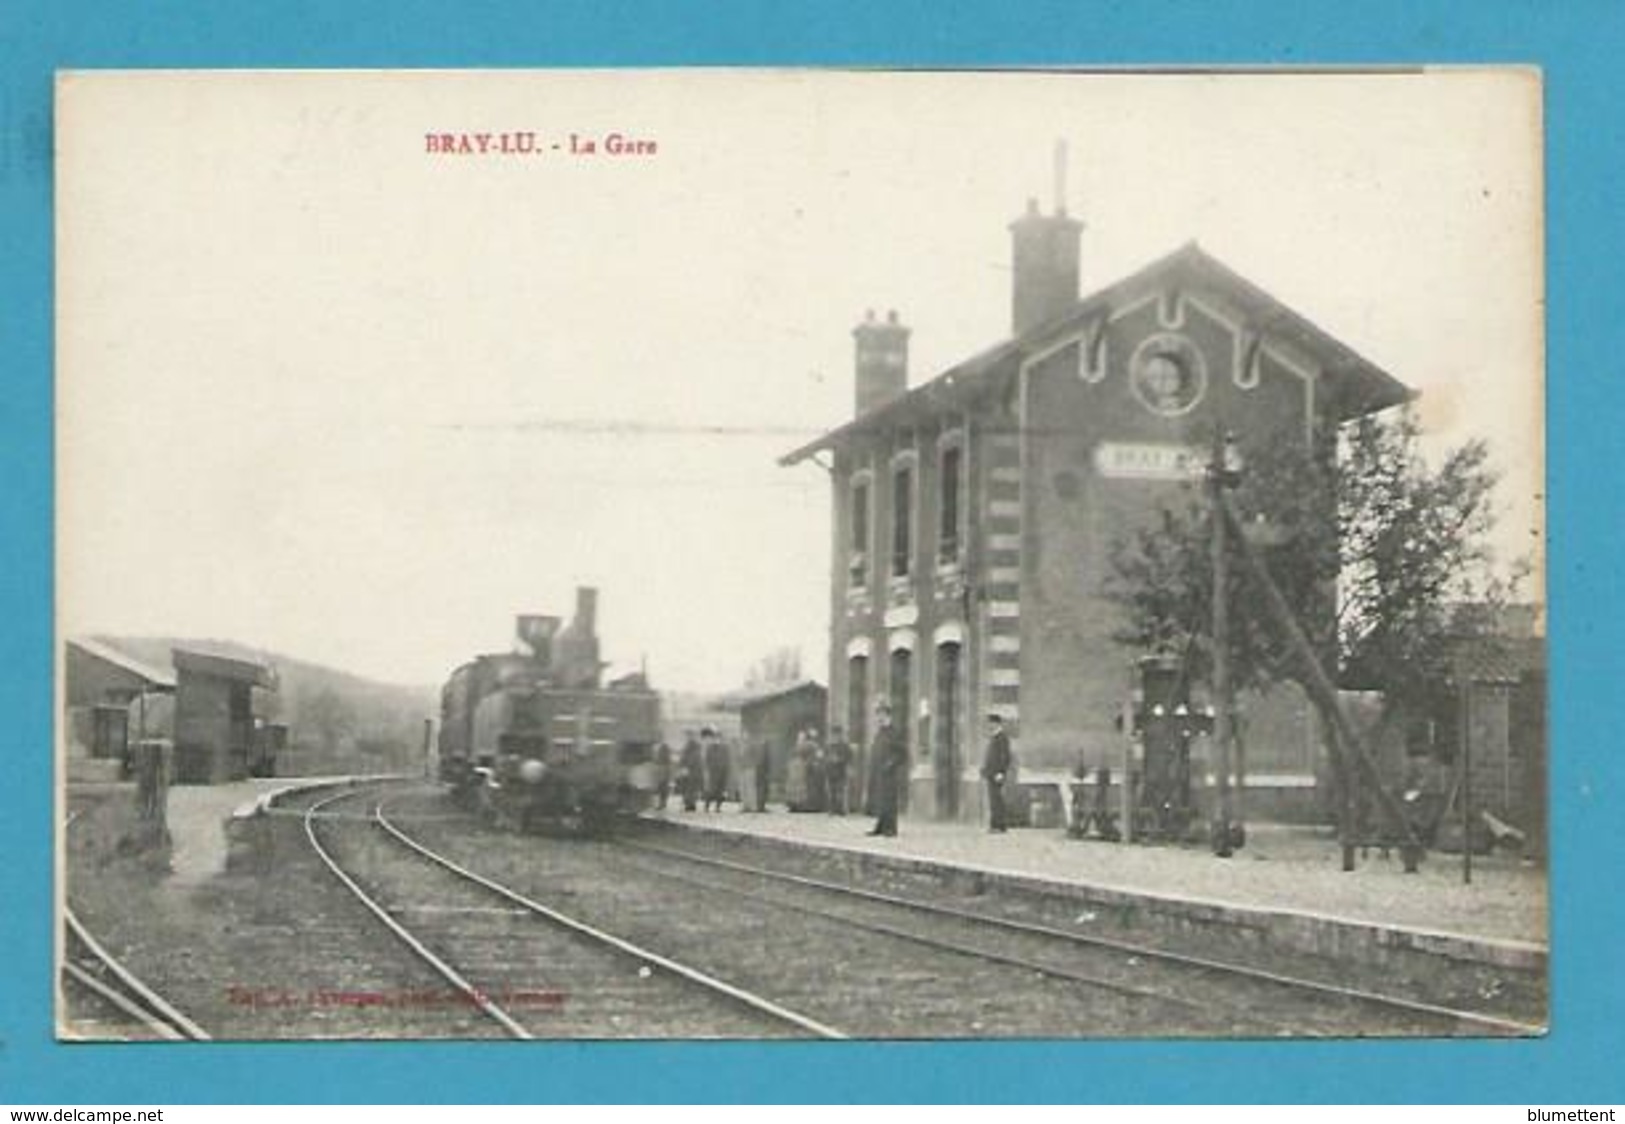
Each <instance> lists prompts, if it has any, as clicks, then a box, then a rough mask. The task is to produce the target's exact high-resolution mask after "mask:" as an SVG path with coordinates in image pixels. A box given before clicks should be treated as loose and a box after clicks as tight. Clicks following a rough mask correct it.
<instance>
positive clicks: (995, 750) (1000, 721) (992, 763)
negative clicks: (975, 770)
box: [982, 714, 1010, 831]
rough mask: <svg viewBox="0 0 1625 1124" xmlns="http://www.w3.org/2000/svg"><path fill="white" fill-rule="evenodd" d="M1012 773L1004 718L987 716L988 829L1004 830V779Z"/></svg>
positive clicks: (985, 779)
mask: <svg viewBox="0 0 1625 1124" xmlns="http://www.w3.org/2000/svg"><path fill="white" fill-rule="evenodd" d="M1009 775H1010V735H1009V734H1007V733H1005V732H1004V718H1003V717H1002V716H1000V715H997V714H990V715H988V716H987V751H986V752H985V753H983V754H982V780H983V782H984V783H985V784H986V785H987V829H988V830H989V831H1004V830H1005V823H1004V781H1005V778H1006V777H1008V776H1009Z"/></svg>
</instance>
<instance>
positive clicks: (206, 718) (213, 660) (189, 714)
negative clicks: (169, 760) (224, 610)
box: [174, 648, 277, 784]
mask: <svg viewBox="0 0 1625 1124" xmlns="http://www.w3.org/2000/svg"><path fill="white" fill-rule="evenodd" d="M174 660H175V774H174V779H175V783H176V784H215V783H219V782H221V781H234V780H241V779H243V778H244V777H246V776H248V775H249V772H250V765H251V762H252V760H253V756H254V748H255V728H256V727H255V713H254V709H255V708H254V691H255V690H264V691H274V690H275V689H276V686H277V677H276V671H275V669H274V668H272V667H271V666H270V665H269V664H265V663H261V662H259V661H257V660H249V659H241V658H238V657H234V656H225V655H217V654H213V653H209V652H200V651H194V650H190V649H185V648H176V649H174Z"/></svg>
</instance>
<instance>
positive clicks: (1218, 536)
mask: <svg viewBox="0 0 1625 1124" xmlns="http://www.w3.org/2000/svg"><path fill="white" fill-rule="evenodd" d="M1243 467H1244V466H1243V463H1242V459H1241V450H1240V449H1239V448H1237V446H1236V435H1235V434H1234V433H1225V434H1224V435H1223V436H1222V437H1219V438H1216V439H1215V440H1214V442H1213V457H1212V459H1211V460H1210V461H1209V462H1208V467H1207V487H1208V497H1209V500H1210V507H1211V508H1212V515H1213V701H1214V705H1215V707H1216V708H1217V713H1216V714H1215V715H1214V718H1213V748H1214V757H1215V758H1216V761H1217V766H1218V773H1219V793H1218V796H1219V807H1218V818H1217V819H1216V820H1215V821H1214V823H1213V853H1214V854H1216V855H1218V856H1219V857H1220V858H1229V857H1230V856H1231V855H1232V854H1234V853H1235V850H1236V848H1237V847H1238V846H1239V845H1240V840H1239V838H1238V836H1239V835H1240V833H1239V832H1238V831H1237V830H1236V825H1235V809H1234V807H1233V803H1232V796H1231V790H1230V767H1231V740H1232V730H1231V721H1232V714H1233V712H1234V710H1235V692H1234V691H1233V690H1232V688H1231V686H1230V597H1229V584H1230V558H1229V553H1230V550H1229V541H1228V538H1229V532H1228V527H1227V520H1226V519H1225V513H1224V493H1225V492H1226V491H1229V490H1233V489H1234V488H1236V487H1237V486H1238V485H1239V484H1240V483H1241V473H1242V469H1243Z"/></svg>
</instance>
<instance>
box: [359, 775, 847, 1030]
mask: <svg viewBox="0 0 1625 1124" xmlns="http://www.w3.org/2000/svg"><path fill="white" fill-rule="evenodd" d="M374 817H375V818H376V820H377V822H378V825H379V826H380V827H382V828H383V829H384V830H385V831H386V832H388V833H389V834H390V835H391V836H393V837H394V838H395V839H396V840H398V841H399V842H400V843H401V844H402V845H404V846H406V847H410V848H411V849H412V850H413V851H414V852H416V853H417V854H419V855H421V856H423V857H424V858H426V859H428V860H429V861H430V862H433V863H436V864H438V865H440V866H442V867H444V868H445V869H446V870H449V871H451V872H452V873H453V874H456V875H459V876H460V877H462V878H465V879H467V880H468V881H470V882H473V883H475V884H476V885H479V886H483V887H485V888H486V889H487V890H489V891H491V892H492V893H494V894H498V895H500V896H501V897H502V898H504V899H505V900H507V901H510V902H513V903H514V904H515V905H518V906H520V907H521V908H523V909H526V910H528V911H530V912H531V913H534V914H536V915H537V916H539V917H542V918H545V919H546V920H548V921H551V922H553V923H554V924H555V925H558V926H559V927H561V928H564V929H568V930H569V931H571V932H573V933H576V934H578V935H580V936H583V937H587V938H589V939H591V940H593V941H597V942H599V943H601V944H604V945H608V946H609V947H611V948H614V949H616V950H617V951H619V952H622V953H624V954H626V955H627V956H631V957H635V958H636V959H638V960H639V961H641V962H644V963H647V964H652V965H654V966H656V967H659V968H663V969H665V970H666V971H667V972H670V973H671V974H673V975H675V976H679V977H681V978H683V979H685V980H688V981H689V982H691V983H694V984H697V985H699V986H700V987H703V988H705V989H707V990H709V991H712V992H715V993H716V994H719V995H722V996H725V997H727V998H729V999H731V1000H733V1001H735V1002H737V1003H740V1004H743V1005H744V1006H746V1007H749V1008H750V1009H752V1010H754V1011H757V1012H759V1013H761V1014H765V1015H767V1016H769V1017H770V1018H773V1019H776V1020H778V1021H780V1022H785V1023H789V1024H790V1025H792V1026H795V1027H797V1028H799V1029H801V1030H805V1031H808V1032H809V1033H811V1034H813V1035H816V1036H817V1037H819V1038H830V1039H845V1038H846V1037H847V1035H846V1034H844V1033H842V1032H841V1031H839V1030H836V1029H835V1028H834V1027H831V1026H827V1025H825V1024H824V1023H821V1022H818V1021H816V1020H814V1019H811V1018H808V1017H807V1016H806V1015H803V1014H800V1013H799V1012H796V1011H792V1010H790V1009H789V1008H788V1007H784V1006H781V1005H780V1004H777V1003H774V1002H773V1001H772V1000H770V999H765V998H763V997H762V996H760V995H756V994H755V993H753V992H749V991H746V990H745V989H743V988H740V987H736V986H735V985H733V984H730V983H728V982H727V981H726V980H721V979H718V978H716V977H715V976H712V975H708V974H707V973H705V972H702V971H700V970H699V969H697V968H690V967H689V966H687V965H686V964H681V963H678V962H677V961H675V960H672V959H670V958H669V957H665V956H662V955H660V954H659V953H657V952H653V951H651V950H649V949H646V948H644V947H642V946H641V945H637V944H634V943H632V942H631V941H629V940H626V939H624V938H622V937H617V936H615V935H614V934H613V933H607V932H605V931H604V930H602V929H598V928H596V927H594V926H592V925H588V924H587V923H586V922H584V921H578V920H577V919H575V918H573V917H570V916H568V915H566V914H563V913H560V912H559V911H558V910H556V909H553V908H552V907H550V906H546V905H543V904H542V903H540V902H538V901H534V900H532V899H531V898H528V897H526V896H524V895H523V894H520V893H519V892H518V891H516V890H513V889H511V888H510V887H507V886H504V885H502V884H501V883H500V882H493V881H492V880H491V879H489V878H486V877H485V876H484V875H482V874H478V873H476V872H474V871H472V870H470V869H468V868H467V867H465V866H462V865H460V864H459V863H457V862H454V861H453V860H451V859H448V858H446V857H445V856H444V855H442V854H440V853H439V852H437V851H434V850H432V849H430V848H429V847H427V846H425V845H424V844H422V843H420V842H419V841H418V840H416V839H414V838H412V837H411V836H410V835H408V834H406V833H405V832H403V831H402V830H401V829H400V828H398V827H396V826H395V824H394V823H393V822H391V821H390V819H389V818H388V817H387V816H386V815H384V810H383V805H382V804H380V805H379V806H378V808H377V810H376V811H375V812H374Z"/></svg>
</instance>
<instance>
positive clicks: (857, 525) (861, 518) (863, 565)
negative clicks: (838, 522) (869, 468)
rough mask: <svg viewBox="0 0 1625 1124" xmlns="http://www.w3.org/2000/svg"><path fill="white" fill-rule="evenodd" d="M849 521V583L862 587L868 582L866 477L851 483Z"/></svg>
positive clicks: (867, 501) (867, 497)
mask: <svg viewBox="0 0 1625 1124" xmlns="http://www.w3.org/2000/svg"><path fill="white" fill-rule="evenodd" d="M848 515H849V518H850V523H849V525H848V533H847V547H848V550H849V552H850V554H851V584H852V587H853V588H854V589H862V588H863V587H864V586H865V585H867V584H869V481H868V479H867V478H865V479H862V480H859V481H857V482H855V483H854V484H853V485H852V503H851V508H850V510H849V512H848Z"/></svg>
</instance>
